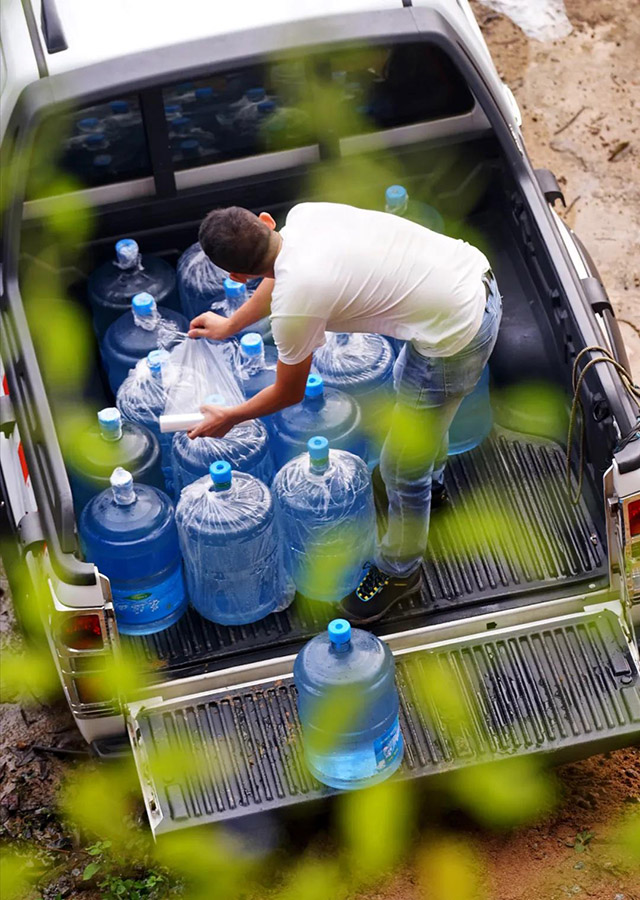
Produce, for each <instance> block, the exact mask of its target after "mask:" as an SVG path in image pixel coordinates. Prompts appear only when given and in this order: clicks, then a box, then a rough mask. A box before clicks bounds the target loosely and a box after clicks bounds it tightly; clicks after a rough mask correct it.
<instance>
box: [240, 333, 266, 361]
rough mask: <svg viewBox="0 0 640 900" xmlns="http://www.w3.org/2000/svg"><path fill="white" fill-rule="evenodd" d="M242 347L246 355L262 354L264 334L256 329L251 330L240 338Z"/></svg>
mask: <svg viewBox="0 0 640 900" xmlns="http://www.w3.org/2000/svg"><path fill="white" fill-rule="evenodd" d="M240 347H241V348H242V352H243V353H244V354H245V356H260V354H261V353H262V347H263V340H262V335H261V334H258V333H257V332H256V331H249V332H248V333H247V334H243V335H242V337H241V338H240Z"/></svg>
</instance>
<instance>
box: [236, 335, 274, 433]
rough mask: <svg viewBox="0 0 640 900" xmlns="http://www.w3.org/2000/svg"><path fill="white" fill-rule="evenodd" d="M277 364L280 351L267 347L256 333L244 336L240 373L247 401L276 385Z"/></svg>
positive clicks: (240, 356)
mask: <svg viewBox="0 0 640 900" xmlns="http://www.w3.org/2000/svg"><path fill="white" fill-rule="evenodd" d="M277 362H278V351H277V350H276V348H275V347H271V346H269V345H265V343H264V341H263V339H262V335H260V334H258V333H257V332H254V331H249V332H247V334H243V335H242V337H241V338H240V349H239V351H238V372H239V373H240V379H241V381H242V392H243V393H244V395H245V397H246V398H247V400H249V399H250V398H251V397H255V395H256V394H258V393H259V392H260V391H261V390H263V389H264V388H266V387H270V386H271V385H272V384H275V380H276V364H277ZM269 418H271V417H269Z"/></svg>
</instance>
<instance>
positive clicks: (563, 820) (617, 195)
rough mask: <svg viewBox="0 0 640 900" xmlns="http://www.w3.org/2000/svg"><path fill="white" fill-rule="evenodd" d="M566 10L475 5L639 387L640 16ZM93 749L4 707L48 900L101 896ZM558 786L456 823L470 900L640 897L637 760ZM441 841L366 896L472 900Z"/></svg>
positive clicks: (13, 796) (52, 717) (570, 772)
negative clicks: (86, 878)
mask: <svg viewBox="0 0 640 900" xmlns="http://www.w3.org/2000/svg"><path fill="white" fill-rule="evenodd" d="M566 6H567V11H568V13H569V16H570V18H571V21H572V23H573V25H574V30H573V33H572V34H571V35H569V36H568V37H567V38H565V39H563V40H561V41H557V42H554V43H550V44H540V43H538V42H535V41H529V40H527V38H526V37H525V36H524V35H523V34H522V32H521V31H520V30H519V29H518V28H517V27H516V26H514V25H513V24H512V23H511V22H510V21H509V20H507V19H505V18H504V17H502V16H499V15H497V14H495V13H493V12H491V11H490V10H489V9H487V7H485V6H482V5H480V4H479V3H475V9H476V14H477V15H478V18H479V20H480V21H481V23H482V27H483V30H484V32H485V34H486V36H487V39H488V41H489V44H490V47H491V50H492V53H493V55H494V58H495V60H496V63H497V65H498V69H499V71H500V73H501V74H502V76H503V77H504V78H505V80H506V81H507V82H508V83H509V84H510V85H511V87H512V89H513V90H514V93H515V95H516V97H517V99H518V102H519V104H520V107H521V109H522V113H523V117H524V120H525V125H524V132H525V138H526V143H527V147H528V150H529V153H530V154H531V156H532V158H533V161H534V163H535V164H536V165H537V166H546V167H548V168H551V169H552V170H553V171H554V172H555V174H556V176H557V177H558V180H559V181H560V184H561V186H562V187H563V190H564V193H565V197H566V200H567V209H566V210H562V209H560V210H559V212H560V214H561V215H562V216H564V218H565V219H566V220H567V221H568V223H569V224H570V226H571V227H572V228H573V229H574V230H575V231H576V232H577V233H578V234H579V235H580V236H581V237H582V239H583V240H584V242H585V243H586V244H587V246H588V248H589V249H590V251H591V253H592V256H593V257H594V259H595V261H596V264H597V265H598V267H599V269H600V273H601V275H602V277H603V280H604V282H605V284H606V286H607V288H608V291H609V295H610V297H611V299H612V302H613V303H614V306H615V307H616V309H617V312H618V317H619V320H620V322H621V325H622V329H623V332H624V338H625V341H626V343H627V348H628V350H629V354H630V358H631V362H632V367H633V370H634V375H635V378H636V381H639V382H640V297H639V294H640V171H639V166H638V160H639V157H640V140H639V137H640V135H639V132H638V128H639V124H640V123H639V114H638V107H639V105H640V13H639V11H638V7H637V4H636V5H635V8H634V5H633V4H629V3H626V2H625V3H623V2H622V0H568V2H567V3H566ZM0 587H2V588H6V584H4V583H2V581H0ZM12 633H13V632H12V612H11V606H10V600H9V598H8V594H7V592H6V590H5V592H4V594H3V596H2V597H0V634H2V635H3V637H4V639H5V640H9V641H14V640H17V639H16V638H14V637H13V636H12ZM34 744H35V745H37V746H39V747H44V748H52V747H53V748H57V749H56V750H55V752H52V751H51V750H50V749H49V750H46V749H44V750H43V749H40V750H38V749H34V746H33V745H34ZM83 752H84V747H83V745H82V742H81V740H80V739H79V738H78V735H77V733H76V732H75V730H74V727H73V721H72V719H71V716H70V715H69V713H68V711H67V709H66V706H65V705H64V703H63V702H59V703H57V704H53V705H43V704H41V703H38V702H35V703H33V704H30V705H29V706H28V707H26V706H20V705H18V704H15V703H7V704H3V705H2V706H1V707H0V831H1V832H2V833H3V834H4V836H5V837H6V838H9V839H15V838H23V839H26V840H27V841H29V842H31V843H32V845H33V846H35V847H36V848H38V852H39V853H40V854H41V855H42V856H43V857H44V856H48V857H49V858H51V859H55V861H56V872H55V877H54V878H53V879H52V882H51V884H50V886H49V887H48V888H47V889H46V890H44V892H43V893H42V894H40V896H42V897H44V898H52V900H54V898H57V897H58V896H59V897H82V898H83V900H93V898H94V897H97V896H98V894H96V893H95V891H94V890H93V889H92V888H91V887H90V886H89V885H87V884H86V883H83V882H82V878H81V873H82V871H83V869H84V866H85V865H86V864H87V862H88V860H89V857H88V856H87V855H86V853H85V852H84V851H83V849H82V840H81V839H80V837H79V835H77V834H76V833H74V832H69V831H67V830H66V829H65V828H63V826H62V825H61V824H60V822H59V820H58V819H57V817H56V815H55V813H54V809H55V795H56V790H57V788H58V785H59V783H60V781H61V779H62V778H63V777H64V775H65V773H66V772H68V770H69V767H70V765H73V764H74V762H75V761H76V760H77V759H78V758H81V757H82V754H83ZM557 777H558V783H559V790H560V801H559V804H558V806H557V808H556V810H555V812H554V813H553V814H552V815H550V816H549V817H548V818H547V819H546V820H545V821H543V822H541V823H539V824H537V825H536V826H534V827H529V828H521V829H517V830H513V831H509V832H488V831H480V830H478V829H473V828H469V827H464V826H462V825H460V824H459V823H458V824H452V825H450V826H448V834H449V836H453V837H455V839H457V840H460V841H462V843H463V845H464V847H465V848H466V849H467V850H468V851H469V852H473V853H474V854H475V856H474V859H475V862H474V866H475V869H474V878H473V884H474V887H473V888H472V889H471V890H470V891H468V892H467V896H465V897H464V900H475V898H477V900H555V898H565V897H577V898H581V897H590V898H594V900H640V875H639V874H638V870H637V869H635V870H634V869H633V867H632V866H631V862H630V860H629V859H628V858H627V855H626V851H625V849H624V848H623V847H622V845H621V844H620V843H619V839H618V837H617V833H616V831H615V828H614V823H615V822H616V819H617V818H618V817H619V816H620V815H621V814H622V813H623V812H624V811H625V810H628V809H629V808H630V807H632V806H633V805H635V804H638V803H640V752H639V751H638V750H637V749H627V750H622V751H619V752H617V753H612V754H606V755H605V756H601V757H595V758H593V759H590V760H586V761H584V762H582V763H579V764H572V765H568V766H564V767H562V768H560V769H559V770H558V771H557ZM432 840H433V835H432V834H429V835H428V836H426V837H425V836H423V837H422V838H421V839H420V840H419V841H418V842H417V845H416V848H415V851H412V854H411V859H410V861H409V862H408V863H407V865H406V866H405V867H404V868H403V869H402V870H401V871H399V872H398V873H397V874H396V875H395V876H394V877H392V878H390V879H389V880H388V881H386V882H385V883H384V884H381V885H380V886H379V888H378V889H377V890H374V891H370V892H369V893H368V894H367V895H366V898H365V897H364V896H362V898H360V900H419V898H420V900H444V898H445V897H446V898H447V900H449V898H450V900H463V898H462V897H459V896H456V893H455V888H454V887H453V885H452V886H451V892H449V889H448V888H447V886H446V885H445V888H444V890H440V889H439V888H438V887H437V886H434V885H433V884H432V883H430V882H429V881H428V880H427V882H425V880H424V878H422V876H421V872H423V871H424V860H423V857H424V853H425V852H426V851H427V849H428V846H429V845H430V843H431V842H432ZM212 896H214V895H213V894H212ZM327 900H329V898H327Z"/></svg>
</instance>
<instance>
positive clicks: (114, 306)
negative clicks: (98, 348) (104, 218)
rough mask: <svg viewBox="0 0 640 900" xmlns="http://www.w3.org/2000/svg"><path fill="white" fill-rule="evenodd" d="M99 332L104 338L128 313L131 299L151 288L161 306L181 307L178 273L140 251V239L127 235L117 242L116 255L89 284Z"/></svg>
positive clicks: (94, 316)
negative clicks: (138, 242)
mask: <svg viewBox="0 0 640 900" xmlns="http://www.w3.org/2000/svg"><path fill="white" fill-rule="evenodd" d="M88 291H89V301H90V303H91V307H92V310H93V323H94V328H95V331H96V334H97V335H98V337H101V336H102V335H103V334H104V333H105V331H106V330H107V328H108V327H109V325H111V323H112V322H115V320H116V319H117V318H118V316H121V315H122V314H123V313H125V312H128V311H129V310H130V308H131V298H132V297H133V296H134V295H135V294H141V293H142V292H143V291H147V292H148V293H149V294H151V295H152V297H155V301H156V303H157V304H158V306H159V307H160V309H161V310H162V309H164V308H165V307H169V308H170V309H175V310H179V308H180V306H179V299H178V292H177V289H176V273H175V272H174V271H173V269H172V267H171V266H170V265H169V263H167V262H165V260H164V259H160V258H159V257H156V256H151V255H149V254H144V256H143V255H142V254H141V253H140V248H139V247H138V244H137V243H136V241H133V240H131V239H130V238H124V239H123V240H121V241H118V242H117V244H116V258H115V259H112V260H109V261H108V262H105V263H103V264H102V265H101V266H99V267H98V268H97V269H96V270H95V271H94V272H93V273H92V274H91V275H90V276H89V283H88Z"/></svg>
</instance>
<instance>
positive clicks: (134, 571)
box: [80, 468, 187, 634]
mask: <svg viewBox="0 0 640 900" xmlns="http://www.w3.org/2000/svg"><path fill="white" fill-rule="evenodd" d="M80 536H81V540H82V546H83V549H84V552H85V555H86V557H87V559H89V560H90V561H91V562H92V563H94V565H96V566H97V567H98V569H99V571H100V572H102V574H103V575H106V576H107V578H109V580H110V582H111V595H112V597H113V607H114V610H115V614H116V620H117V622H118V628H119V630H120V631H121V632H122V633H123V634H153V633H154V632H156V631H161V630H162V629H164V628H168V627H169V626H170V625H173V624H174V622H177V621H178V619H179V618H180V616H181V615H182V613H183V612H184V611H185V609H186V607H187V598H186V596H185V590H184V581H183V578H182V563H181V559H180V547H179V544H178V533H177V531H176V523H175V517H174V510H173V504H172V503H171V500H170V499H169V498H168V497H167V495H166V494H165V493H163V492H162V491H159V490H158V489H157V488H155V487H151V486H149V485H146V484H134V483H133V477H132V476H131V473H130V472H127V471H126V469H122V468H117V469H115V470H114V471H113V474H112V476H111V488H110V489H108V490H106V491H102V493H101V494H98V495H97V497H94V498H93V500H91V501H90V502H89V503H88V504H87V506H85V508H84V510H83V512H82V515H81V517H80Z"/></svg>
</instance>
